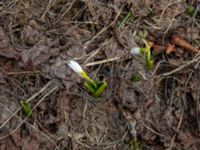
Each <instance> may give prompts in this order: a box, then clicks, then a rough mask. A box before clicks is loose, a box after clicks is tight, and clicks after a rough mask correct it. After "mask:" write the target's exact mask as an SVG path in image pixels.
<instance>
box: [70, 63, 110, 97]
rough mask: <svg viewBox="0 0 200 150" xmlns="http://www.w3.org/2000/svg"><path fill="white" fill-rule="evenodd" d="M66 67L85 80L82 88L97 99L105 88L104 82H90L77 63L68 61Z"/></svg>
mask: <svg viewBox="0 0 200 150" xmlns="http://www.w3.org/2000/svg"><path fill="white" fill-rule="evenodd" d="M68 66H69V67H70V68H71V69H72V70H73V71H74V72H76V73H78V74H79V75H80V76H81V77H82V78H84V79H85V80H86V82H85V83H84V86H85V87H86V88H87V89H88V91H89V92H90V93H91V94H92V95H93V96H94V97H99V96H100V95H101V94H102V93H103V90H104V89H105V88H106V86H107V84H106V82H103V83H98V82H95V81H94V80H92V79H91V78H90V77H89V76H88V75H87V73H86V72H85V71H84V70H83V69H82V67H81V66H80V65H79V63H78V62H76V61H74V60H70V61H69V62H68Z"/></svg>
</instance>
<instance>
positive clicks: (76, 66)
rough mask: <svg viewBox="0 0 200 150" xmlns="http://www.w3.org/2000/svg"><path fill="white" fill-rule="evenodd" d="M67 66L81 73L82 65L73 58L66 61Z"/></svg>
mask: <svg viewBox="0 0 200 150" xmlns="http://www.w3.org/2000/svg"><path fill="white" fill-rule="evenodd" d="M67 64H68V66H69V67H70V68H72V70H73V71H74V72H76V73H78V74H81V73H82V72H83V69H82V67H81V66H80V65H79V63H77V62H76V61H74V60H70V61H69V62H68V63H67Z"/></svg>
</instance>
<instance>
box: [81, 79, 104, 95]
mask: <svg viewBox="0 0 200 150" xmlns="http://www.w3.org/2000/svg"><path fill="white" fill-rule="evenodd" d="M95 84H96V85H97V88H96V87H94V86H93V84H91V83H90V82H85V83H84V85H85V87H86V88H87V89H88V91H89V92H90V93H91V94H92V96H94V97H99V96H100V95H101V94H102V93H103V91H104V89H105V88H106V87H107V83H106V82H102V83H97V82H96V83H95Z"/></svg>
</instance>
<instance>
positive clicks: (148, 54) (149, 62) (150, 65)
mask: <svg viewBox="0 0 200 150" xmlns="http://www.w3.org/2000/svg"><path fill="white" fill-rule="evenodd" d="M143 42H144V44H145V49H143V51H145V52H146V66H147V69H148V70H151V69H152V68H153V65H154V62H153V60H152V58H151V49H150V46H149V44H148V43H147V41H146V40H145V39H143Z"/></svg>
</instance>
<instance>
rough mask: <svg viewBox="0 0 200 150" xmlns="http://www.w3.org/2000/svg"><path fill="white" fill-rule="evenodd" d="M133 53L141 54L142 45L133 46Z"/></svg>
mask: <svg viewBox="0 0 200 150" xmlns="http://www.w3.org/2000/svg"><path fill="white" fill-rule="evenodd" d="M131 54H133V55H139V54H141V49H140V47H133V48H131Z"/></svg>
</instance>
